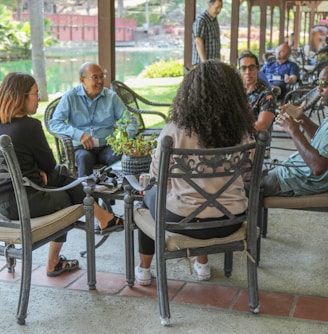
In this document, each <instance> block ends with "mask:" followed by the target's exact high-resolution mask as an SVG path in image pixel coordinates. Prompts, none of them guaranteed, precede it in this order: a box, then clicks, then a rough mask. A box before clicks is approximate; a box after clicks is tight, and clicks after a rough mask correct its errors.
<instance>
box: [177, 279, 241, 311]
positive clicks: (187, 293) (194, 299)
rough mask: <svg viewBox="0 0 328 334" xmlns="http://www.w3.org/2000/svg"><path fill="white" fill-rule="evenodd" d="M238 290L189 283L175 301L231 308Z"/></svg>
mask: <svg viewBox="0 0 328 334" xmlns="http://www.w3.org/2000/svg"><path fill="white" fill-rule="evenodd" d="M238 291H239V289H238V288H231V287H222V286H215V285H211V284H201V283H187V284H186V285H185V287H184V288H183V289H182V290H181V291H180V292H179V294H178V295H177V296H176V297H175V299H174V301H175V302H177V303H182V304H196V305H203V306H214V307H220V308H229V307H230V305H231V302H232V301H233V299H234V298H235V296H236V294H237V293H238Z"/></svg>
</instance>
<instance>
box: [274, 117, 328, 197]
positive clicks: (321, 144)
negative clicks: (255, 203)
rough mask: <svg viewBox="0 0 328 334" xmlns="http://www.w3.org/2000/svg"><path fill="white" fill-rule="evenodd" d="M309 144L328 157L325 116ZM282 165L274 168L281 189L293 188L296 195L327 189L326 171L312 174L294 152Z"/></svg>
mask: <svg viewBox="0 0 328 334" xmlns="http://www.w3.org/2000/svg"><path fill="white" fill-rule="evenodd" d="M310 143H311V145H312V146H313V147H314V148H315V149H316V150H318V152H319V154H320V155H321V156H323V157H325V158H328V119H327V118H325V119H324V121H323V122H322V123H321V126H320V127H319V128H318V130H317V132H316V133H315V135H314V136H313V138H312V139H311V142H310ZM284 165H287V166H280V167H277V168H276V174H277V177H278V180H279V184H280V187H281V190H282V191H284V192H285V191H290V190H293V191H294V194H295V195H296V196H300V195H312V194H318V193H322V192H327V191H328V171H326V172H325V173H323V174H321V175H314V174H313V172H312V170H311V168H310V167H309V166H308V165H307V164H306V163H305V162H304V160H303V158H302V156H301V155H300V154H299V153H298V152H296V153H295V154H293V155H291V156H290V157H289V158H288V159H287V160H286V161H284Z"/></svg>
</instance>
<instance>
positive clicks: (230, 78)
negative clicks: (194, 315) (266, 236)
mask: <svg viewBox="0 0 328 334" xmlns="http://www.w3.org/2000/svg"><path fill="white" fill-rule="evenodd" d="M254 131H255V130H254V119H253V116H252V113H251V112H250V109H249V104H248V101H247V96H246V94H245V91H244V88H243V84H242V82H241V79H240V77H239V76H238V75H237V74H236V73H235V70H234V69H233V68H232V67H230V66H228V65H226V64H224V63H221V62H218V61H216V60H208V61H206V62H203V63H201V64H199V65H198V66H197V67H196V68H194V69H193V70H191V71H190V72H189V73H188V74H187V75H186V76H185V78H184V80H183V82H182V84H181V86H180V88H179V90H178V93H177V95H176V97H175V99H174V102H173V105H172V108H171V110H170V121H169V122H168V123H167V124H166V126H165V127H164V128H163V130H162V132H161V134H160V136H159V139H158V140H159V142H160V141H161V139H162V138H163V137H165V136H167V135H169V136H171V137H172V139H173V147H178V148H186V149H188V148H189V149H194V148H219V147H227V146H235V145H238V144H241V143H246V142H248V141H250V139H251V138H252V137H253V135H254ZM159 158H160V147H158V148H157V150H156V153H155V155H154V157H153V160H152V164H151V167H150V173H151V176H152V177H155V178H157V176H158V169H159ZM200 183H201V184H200V186H202V187H203V188H209V187H211V188H213V189H218V188H220V187H221V186H222V184H221V180H220V179H217V180H215V182H213V179H211V180H209V179H202V180H200ZM168 187H169V188H170V190H169V191H168V195H167V196H168V197H167V211H166V217H167V219H168V220H170V221H178V220H180V219H181V217H185V216H187V215H188V214H189V212H190V211H193V209H194V205H200V204H201V201H203V199H199V198H197V197H196V194H195V193H193V192H192V190H190V189H189V188H188V187H186V185H185V184H183V183H182V182H179V180H174V181H172V182H171V183H170V184H168ZM155 194H156V188H155V187H153V188H152V189H151V190H150V191H148V192H147V193H146V195H145V197H144V202H143V204H144V206H145V207H147V208H149V210H150V212H151V214H152V216H153V217H154V216H155ZM226 195H227V196H226V199H227V198H229V200H231V208H232V209H231V210H232V211H233V212H234V213H236V214H238V213H242V212H244V211H245V210H246V207H247V198H246V194H245V191H244V184H243V182H240V181H238V182H236V183H235V184H234V185H233V186H232V187H230V188H229V189H228V190H227V191H226ZM193 196H194V198H193ZM186 197H188V199H190V198H192V199H193V202H194V203H195V204H194V205H191V204H190V205H189V204H188V201H186V200H185V199H186ZM226 199H225V200H226ZM219 200H222V199H221V198H220V199H219ZM190 202H191V201H189V203H190ZM206 215H207V218H210V217H220V215H221V216H223V213H222V212H218V211H217V209H216V208H210V207H208V208H207V211H206ZM199 218H204V217H199ZM239 227H240V226H236V225H234V226H226V227H221V228H216V229H213V228H212V229H206V230H203V231H201V232H200V231H197V232H195V231H190V232H188V235H189V236H191V237H197V238H200V239H208V238H213V237H224V236H227V235H230V234H232V233H233V232H235V231H236V230H237V229H238V228H239ZM138 233H139V255H140V263H139V265H138V266H137V267H136V268H135V278H136V281H137V283H139V284H140V285H149V284H151V273H150V265H151V261H152V258H153V255H154V250H155V245H154V240H153V239H151V238H149V237H148V236H147V235H145V234H144V233H143V231H141V230H139V232H138ZM184 233H185V234H187V233H186V232H184ZM195 233H196V234H195ZM200 233H201V234H200ZM194 269H195V272H196V273H197V276H198V279H200V280H209V279H210V278H211V271H210V266H209V263H208V259H207V255H202V256H197V259H196V261H195V263H194Z"/></svg>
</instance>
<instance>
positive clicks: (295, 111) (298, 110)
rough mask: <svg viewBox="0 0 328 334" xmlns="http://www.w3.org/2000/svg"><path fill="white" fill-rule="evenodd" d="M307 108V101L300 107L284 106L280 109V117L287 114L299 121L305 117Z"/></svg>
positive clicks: (288, 104)
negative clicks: (304, 113) (304, 112)
mask: <svg viewBox="0 0 328 334" xmlns="http://www.w3.org/2000/svg"><path fill="white" fill-rule="evenodd" d="M305 106H306V101H303V103H302V104H301V105H300V106H294V105H292V104H290V103H287V104H284V105H282V106H280V107H279V109H280V112H279V116H280V115H283V114H285V113H286V114H288V115H289V116H291V117H293V118H294V119H299V118H300V117H301V116H302V115H303V111H304V108H305Z"/></svg>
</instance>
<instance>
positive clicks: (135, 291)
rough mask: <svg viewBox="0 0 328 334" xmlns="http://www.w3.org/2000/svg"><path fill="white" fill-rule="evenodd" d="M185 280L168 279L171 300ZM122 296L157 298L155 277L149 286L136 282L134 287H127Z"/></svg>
mask: <svg viewBox="0 0 328 334" xmlns="http://www.w3.org/2000/svg"><path fill="white" fill-rule="evenodd" d="M184 284H185V283H184V282H180V281H173V280H169V281H168V290H169V299H170V300H171V299H172V298H173V297H174V296H175V295H176V294H177V292H178V291H179V290H180V289H181V288H182V286H183V285H184ZM120 295H121V296H126V297H139V298H140V297H141V298H151V299H156V298H157V286H156V280H155V279H153V280H152V282H151V285H148V286H142V285H139V284H135V285H134V287H133V288H130V287H128V286H127V287H126V288H125V289H124V290H123V291H122V292H121V293H120Z"/></svg>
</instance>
